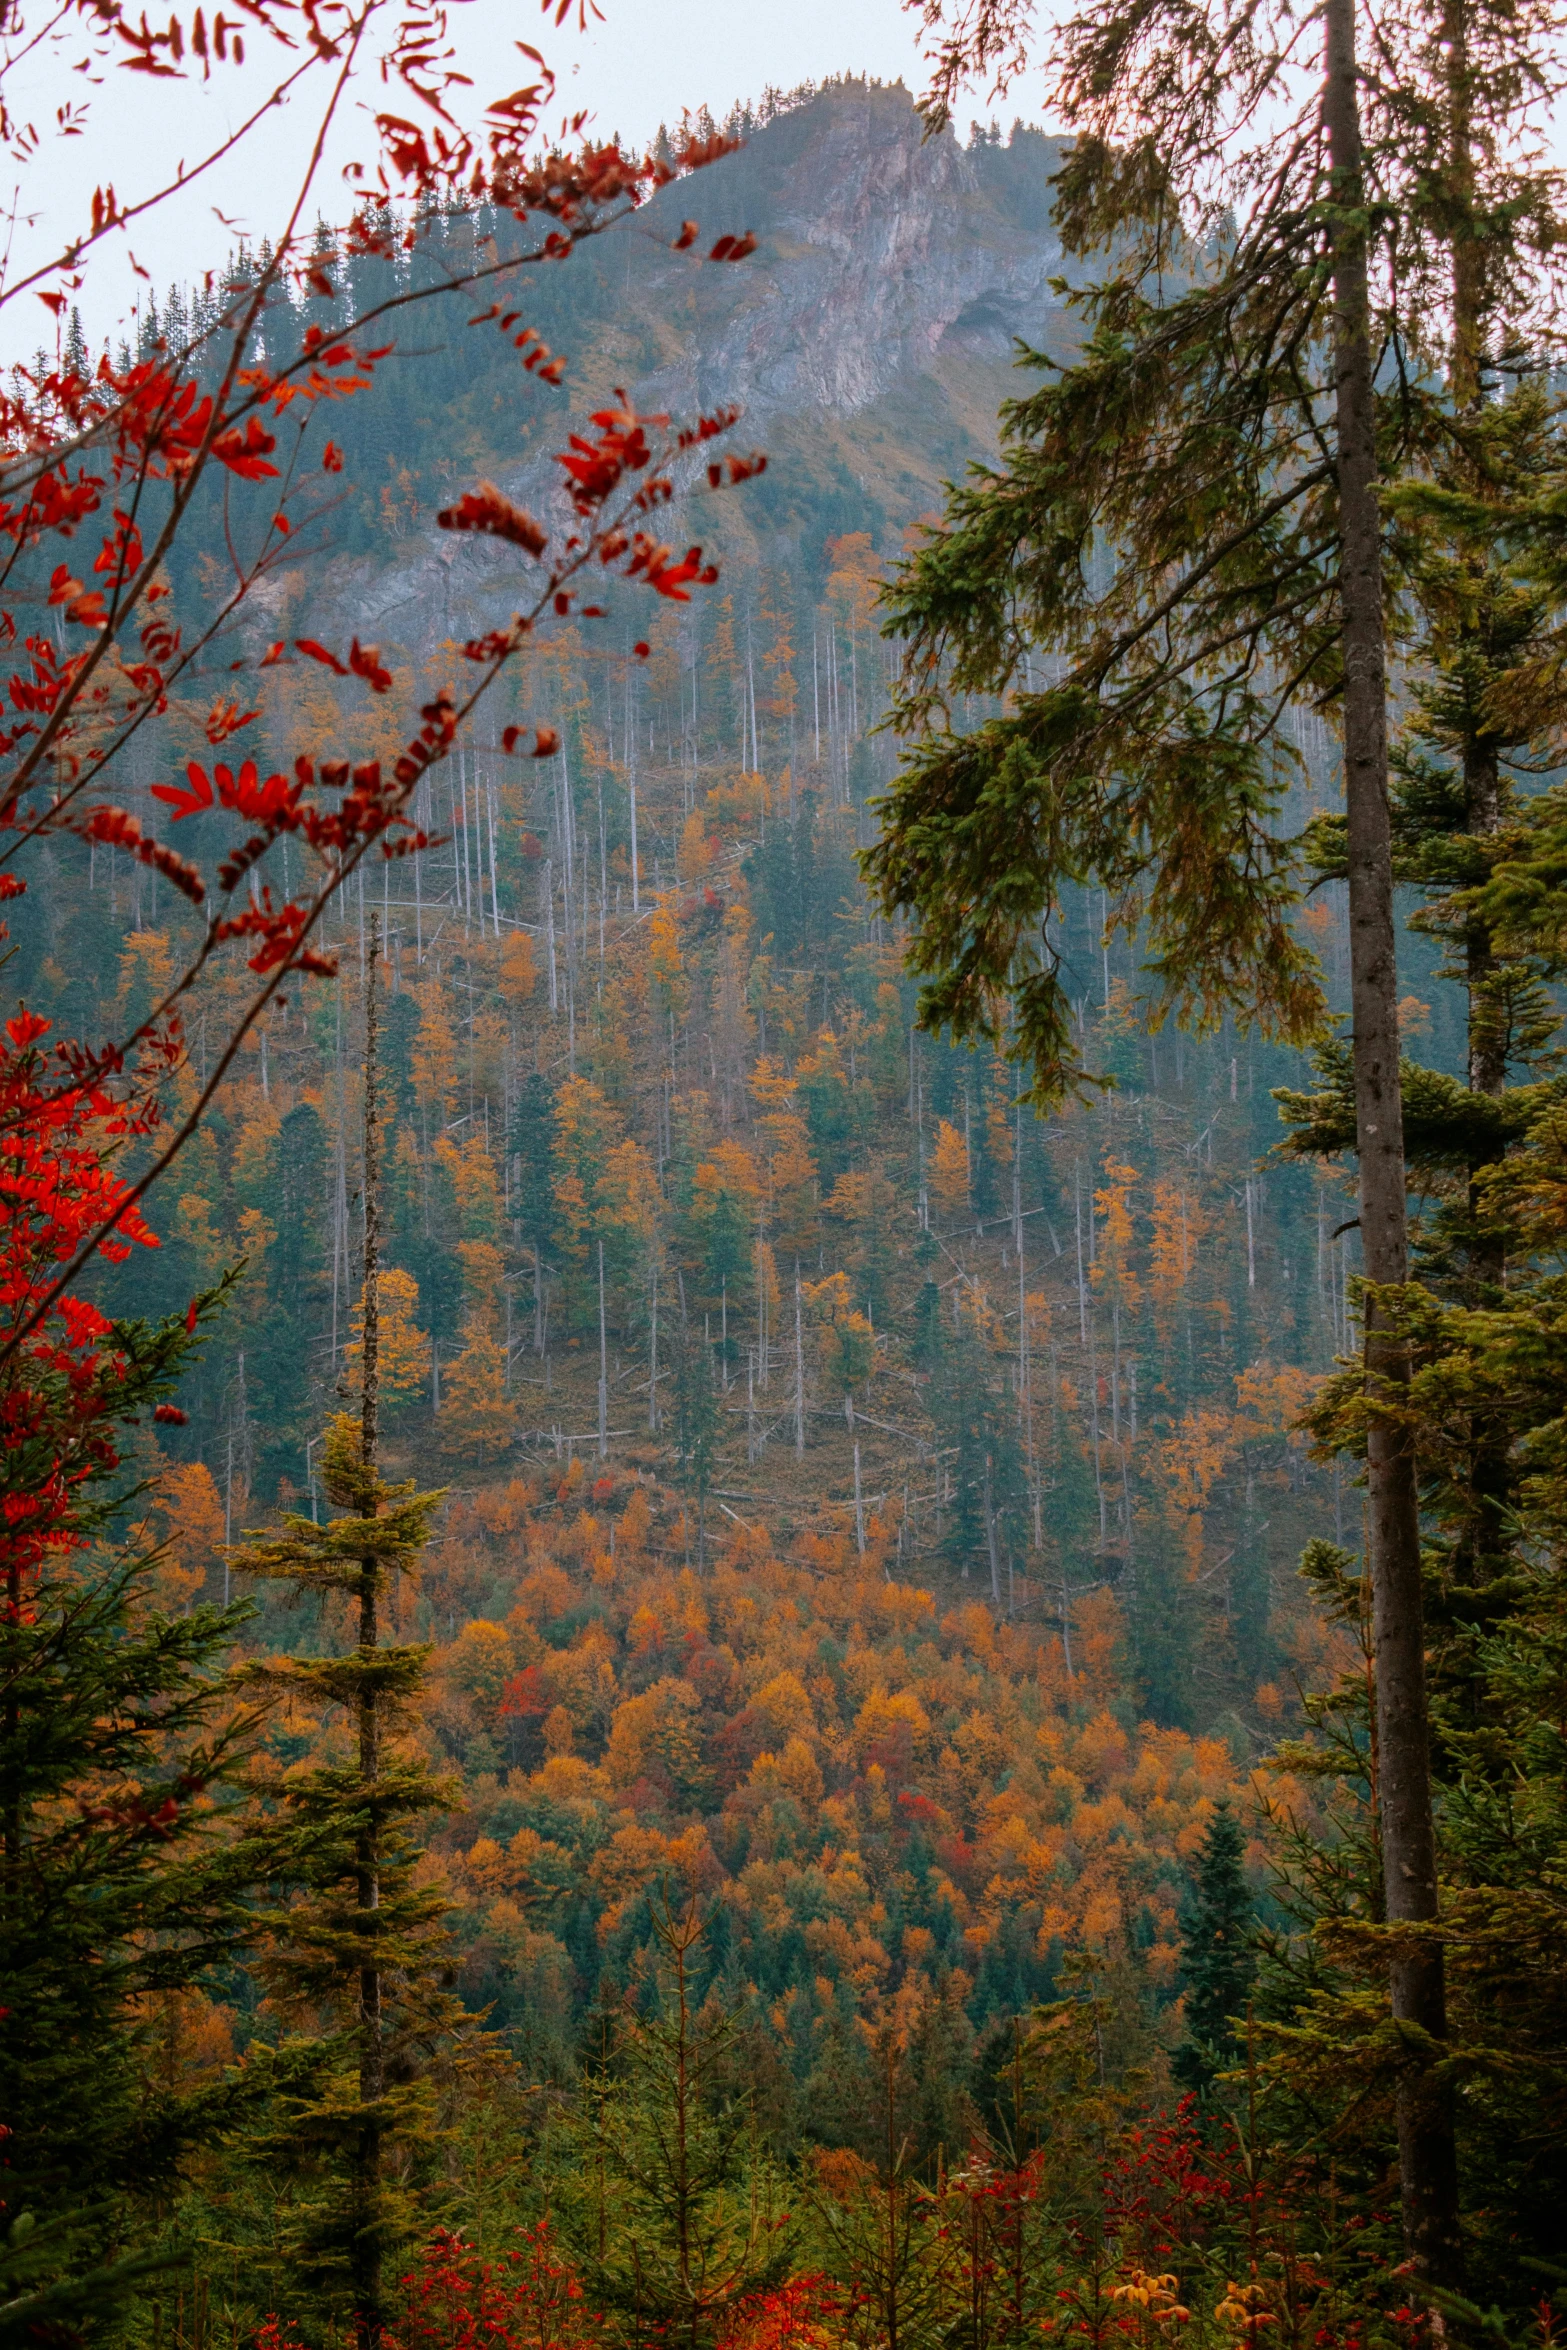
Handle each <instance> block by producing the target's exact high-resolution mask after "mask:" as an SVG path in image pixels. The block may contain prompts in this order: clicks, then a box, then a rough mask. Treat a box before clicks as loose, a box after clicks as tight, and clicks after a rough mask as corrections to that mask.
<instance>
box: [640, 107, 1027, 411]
mask: <svg viewBox="0 0 1567 2350" xmlns="http://www.w3.org/2000/svg"><path fill="white" fill-rule="evenodd" d="M1055 163H1056V148H1055V144H1054V142H1053V141H1049V140H1046V139H1045V138H1043V137H1042V136H1040V135H1039V134H1037V133H1034V134H1029V133H1026V132H1025V133H1023V134H1022V135H1021V136H1017V137H1015V138H1014V141H1013V143H1012V145H1011V146H1010V147H1000V146H995V147H992V146H988V145H981V146H977V147H975V148H973V149H970V150H967V151H965V150H964V149H963V148H961V147H960V146H959V145H958V143H957V141H956V140H955V139H954V138H952V137H951V136H950V135H947V136H945V137H942V138H940V139H933V140H930V141H925V140H924V139H923V138H922V136H921V124H920V120H919V117H918V116H917V114H916V113H915V111H914V107H913V105H912V103H911V101H910V99H909V97H908V94H907V92H906V91H904V90H902V89H896V88H895V89H881V88H869V89H863V90H858V91H856V90H855V89H853V88H852V87H851V88H849V89H845V90H835V91H831V92H829V93H827V94H825V95H824V96H822V97H819V98H817V99H815V100H814V101H813V102H812V103H811V104H810V105H808V106H805V107H802V108H801V109H799V110H798V111H797V112H795V113H792V114H788V115H784V116H781V117H779V118H778V119H777V120H775V121H774V122H772V123H769V124H767V125H766V126H764V128H762V129H761V130H759V131H758V132H757V133H756V134H755V135H754V137H753V139H752V140H751V141H750V143H749V144H748V146H747V147H746V148H745V150H744V151H743V153H741V154H740V155H738V156H736V157H734V158H732V159H730V160H729V161H727V162H725V163H723V164H720V165H717V166H715V167H713V168H712V169H711V170H710V171H709V172H706V173H704V174H703V175H702V176H701V178H700V179H699V180H698V181H696V182H695V183H693V184H692V185H690V186H688V187H686V188H683V189H676V190H672V191H670V192H669V193H668V194H666V195H665V197H663V198H662V199H661V200H660V203H659V205H658V206H657V207H655V209H654V213H653V215H652V217H655V218H660V219H664V218H668V217H670V216H671V215H672V214H674V213H675V212H677V211H678V210H679V208H680V207H681V206H682V205H685V206H692V207H694V206H696V205H697V204H700V206H701V208H702V212H703V216H704V222H706V221H709V220H710V221H712V222H714V223H715V225H716V224H717V223H719V222H720V221H721V222H722V224H723V225H724V226H725V227H727V226H729V225H730V223H731V215H733V219H734V224H735V225H737V226H743V227H746V228H750V229H752V230H753V231H754V232H755V234H756V235H757V237H758V238H759V239H760V243H761V250H760V251H759V252H758V253H757V254H756V255H755V256H754V257H753V258H752V259H751V260H750V261H749V262H747V263H746V264H745V265H744V269H743V271H742V270H737V271H735V272H734V273H733V276H732V277H731V278H730V283H729V285H728V286H726V287H725V288H724V289H723V291H722V292H721V293H719V292H717V291H716V290H715V291H714V292H712V293H707V289H704V293H707V299H706V301H705V302H704V303H703V307H704V308H707V307H709V306H712V307H718V305H719V304H722V307H723V309H724V311H725V312H726V313H727V315H725V316H724V317H723V318H722V321H721V322H720V321H719V320H717V319H715V320H713V321H712V322H711V325H710V326H709V331H708V332H707V333H705V334H703V335H702V336H701V337H700V338H699V340H697V341H695V342H694V344H693V346H692V349H691V351H690V353H689V356H687V357H685V358H683V359H682V360H680V361H677V362H676V364H675V365H674V366H672V367H669V368H666V369H663V370H660V371H659V372H658V373H656V374H655V375H654V376H652V377H651V378H650V379H648V381H647V383H646V384H645V386H642V387H639V389H645V390H646V391H647V392H649V393H651V394H654V395H656V396H657V398H658V400H659V402H660V404H661V405H662V404H665V403H666V402H667V403H668V404H669V405H671V406H688V405H690V404H691V403H692V402H693V401H694V400H699V399H703V400H705V399H707V398H709V397H711V396H713V395H715V394H720V393H721V394H722V395H723V396H725V397H728V398H731V399H736V398H737V399H741V400H743V401H744V402H745V403H746V406H747V408H748V410H749V411H750V413H751V414H752V415H753V416H756V417H763V416H765V415H767V414H768V413H769V412H776V411H779V410H782V411H784V412H787V413H792V414H795V415H800V414H803V413H806V412H809V411H811V410H825V411H827V412H829V413H831V414H833V415H835V416H837V417H839V418H849V417H853V416H856V415H858V414H859V413H860V412H861V411H862V410H864V409H866V408H868V407H870V406H871V405H872V404H873V403H874V402H875V401H877V400H879V399H882V398H884V397H886V396H887V395H888V394H889V393H891V392H893V391H894V389H895V388H896V387H898V386H899V385H900V384H906V383H907V382H908V381H909V379H910V378H912V377H917V376H918V375H920V374H922V373H924V372H926V371H928V370H929V369H930V368H931V367H932V364H933V362H935V361H936V360H937V359H938V356H947V357H950V356H951V355H952V354H953V353H954V352H959V353H965V354H970V355H977V354H983V355H984V356H985V357H987V358H990V359H997V358H999V359H1001V360H1003V361H1005V360H1007V359H1008V358H1010V356H1011V349H1012V344H1013V341H1014V339H1015V338H1016V337H1017V336H1019V335H1024V336H1026V337H1027V338H1029V339H1030V340H1031V341H1033V342H1034V343H1035V344H1036V345H1039V344H1041V343H1043V342H1045V341H1048V340H1049V339H1051V332H1052V328H1053V326H1054V325H1055V323H1056V321H1057V320H1058V318H1059V313H1060V307H1061V305H1060V298H1059V296H1057V295H1054V294H1052V293H1051V291H1050V286H1049V280H1050V278H1051V277H1052V276H1054V275H1057V274H1058V273H1059V272H1060V269H1061V252H1060V247H1059V244H1058V242H1057V240H1056V237H1055V234H1054V232H1053V230H1052V228H1051V226H1050V221H1049V208H1048V191H1047V186H1046V182H1047V178H1048V175H1049V173H1050V172H1051V171H1052V170H1053V169H1054V168H1055ZM707 274H708V276H709V278H711V277H713V276H717V275H719V274H720V273H719V272H716V271H712V272H709V273H707ZM723 274H725V275H728V273H723ZM666 275H667V273H666V272H665V271H664V270H663V269H662V268H661V269H660V270H659V271H658V273H657V279H658V280H664V279H665V278H666ZM715 329H716V331H714V330H715Z"/></svg>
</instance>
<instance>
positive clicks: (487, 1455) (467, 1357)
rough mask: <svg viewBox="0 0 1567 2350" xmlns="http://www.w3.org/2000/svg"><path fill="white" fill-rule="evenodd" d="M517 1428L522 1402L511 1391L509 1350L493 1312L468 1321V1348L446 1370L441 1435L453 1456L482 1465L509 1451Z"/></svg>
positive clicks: (446, 1450)
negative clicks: (508, 1386)
mask: <svg viewBox="0 0 1567 2350" xmlns="http://www.w3.org/2000/svg"><path fill="white" fill-rule="evenodd" d="M516 1434H517V1406H516V1404H515V1402H514V1401H513V1400H512V1398H511V1397H510V1396H509V1395H508V1394H507V1393H506V1350H505V1348H504V1347H503V1346H502V1344H501V1342H500V1340H499V1339H498V1338H497V1337H496V1335H495V1332H494V1330H493V1328H492V1327H491V1324H490V1319H489V1317H486V1316H476V1317H475V1318H474V1319H473V1321H472V1322H470V1324H469V1328H468V1335H467V1339H466V1342H465V1344H464V1346H463V1350H462V1352H461V1354H460V1355H457V1356H456V1357H455V1358H454V1359H453V1361H452V1362H451V1363H450V1364H449V1365H448V1366H447V1367H446V1368H445V1369H444V1370H443V1371H442V1374H441V1409H440V1414H439V1417H438V1418H437V1421H436V1436H437V1441H438V1442H439V1444H440V1447H441V1450H442V1451H443V1452H444V1453H445V1454H446V1455H447V1456H448V1457H449V1458H450V1459H453V1460H462V1461H473V1462H475V1463H477V1464H479V1465H481V1466H483V1465H486V1464H488V1463H491V1462H494V1461H498V1460H500V1459H502V1458H503V1457H504V1455H505V1454H506V1453H507V1452H508V1451H509V1449H510V1447H511V1445H512V1444H513V1443H514V1441H515V1439H516Z"/></svg>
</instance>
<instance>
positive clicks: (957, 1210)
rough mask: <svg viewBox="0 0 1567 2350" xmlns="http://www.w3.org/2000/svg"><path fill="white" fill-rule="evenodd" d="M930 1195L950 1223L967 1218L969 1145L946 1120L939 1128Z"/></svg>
mask: <svg viewBox="0 0 1567 2350" xmlns="http://www.w3.org/2000/svg"><path fill="white" fill-rule="evenodd" d="M930 1193H931V1198H932V1199H933V1200H934V1201H935V1203H936V1206H937V1208H938V1209H939V1210H940V1212H941V1214H942V1215H943V1216H946V1217H948V1218H949V1219H952V1218H956V1217H959V1216H966V1215H967V1214H968V1205H969V1167H968V1144H967V1143H966V1142H965V1141H964V1139H963V1137H962V1135H961V1134H960V1133H959V1132H958V1130H957V1128H956V1127H955V1126H954V1125H952V1124H951V1123H950V1122H949V1121H948V1120H947V1119H945V1118H943V1119H942V1121H941V1123H940V1124H939V1125H938V1127H937V1128H936V1148H935V1152H934V1154H933V1156H932V1158H931V1162H930Z"/></svg>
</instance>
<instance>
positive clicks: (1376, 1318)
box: [1323, 0, 1458, 2281]
mask: <svg viewBox="0 0 1567 2350" xmlns="http://www.w3.org/2000/svg"><path fill="white" fill-rule="evenodd" d="M1355 4H1356V0H1327V5H1326V38H1327V73H1326V83H1325V89H1324V98H1323V113H1324V121H1325V125H1326V128H1327V133H1328V143H1329V152H1330V158H1331V163H1332V170H1333V183H1334V185H1333V204H1334V212H1333V221H1334V230H1333V295H1334V361H1335V369H1334V372H1335V400H1336V429H1337V439H1338V474H1339V515H1340V534H1341V544H1340V565H1341V587H1340V593H1341V597H1342V605H1343V646H1344V783H1345V798H1346V803H1347V810H1348V833H1349V929H1350V988H1351V1004H1352V1013H1353V1023H1354V1068H1355V1123H1356V1141H1357V1149H1358V1152H1359V1159H1360V1228H1361V1243H1362V1248H1363V1250H1364V1256H1365V1269H1366V1277H1367V1280H1368V1282H1369V1283H1370V1284H1371V1285H1372V1294H1371V1295H1370V1296H1369V1297H1368V1299H1367V1305H1366V1317H1365V1373H1366V1382H1367V1387H1368V1390H1369V1392H1370V1393H1371V1395H1372V1396H1373V1397H1378V1396H1380V1397H1381V1398H1382V1399H1384V1400H1385V1401H1386V1402H1387V1403H1388V1404H1389V1405H1391V1406H1394V1407H1396V1406H1397V1405H1398V1404H1399V1402H1401V1400H1402V1398H1403V1395H1404V1392H1405V1390H1406V1388H1407V1385H1408V1379H1409V1365H1408V1358H1407V1355H1406V1353H1405V1350H1404V1349H1403V1347H1402V1346H1401V1345H1400V1344H1399V1343H1398V1341H1397V1339H1396V1337H1395V1335H1394V1333H1393V1331H1392V1330H1391V1329H1390V1327H1389V1322H1388V1316H1387V1311H1386V1307H1385V1305H1383V1304H1381V1303H1379V1301H1378V1299H1377V1296H1376V1294H1375V1292H1376V1290H1377V1288H1379V1287H1380V1288H1396V1287H1397V1286H1398V1285H1399V1284H1401V1283H1402V1282H1403V1281H1404V1280H1405V1279H1406V1278H1407V1273H1408V1231H1407V1221H1406V1198H1405V1175H1404V1121H1403V1102H1402V1097H1401V1094H1400V1090H1399V1065H1398V972H1397V942H1396V932H1395V928H1394V916H1393V864H1392V848H1391V836H1390V825H1389V814H1388V796H1387V672H1386V655H1385V647H1384V637H1383V608H1382V538H1381V518H1380V514H1379V512H1378V506H1377V452H1376V419H1375V410H1374V402H1373V389H1374V377H1375V366H1376V359H1375V354H1374V352H1373V350H1372V347H1371V320H1370V300H1369V291H1368V255H1367V238H1366V224H1365V203H1366V193H1365V177H1364V164H1363V156H1362V149H1361V135H1360V100H1359V89H1358V84H1357V77H1356V65H1355ZM1366 1482H1367V1491H1368V1500H1369V1510H1368V1517H1369V1526H1370V1546H1371V1581H1372V1611H1373V1620H1374V1627H1375V1642H1376V1715H1377V1739H1378V1747H1379V1750H1380V1773H1379V1776H1380V1781H1381V1785H1380V1791H1379V1795H1380V1801H1379V1810H1380V1823H1381V1833H1382V1867H1383V1879H1384V1889H1385V1898H1386V1903H1387V1918H1388V1923H1389V1925H1390V1926H1393V1927H1404V1928H1406V1929H1407V1928H1410V1927H1419V1926H1422V1925H1428V1924H1433V1923H1434V1922H1435V1920H1436V1916H1437V1878H1436V1834H1435V1827H1434V1822H1433V1818H1432V1809H1431V1763H1430V1743H1429V1729H1428V1722H1427V1711H1426V1678H1425V1632H1424V1621H1423V1605H1422V1593H1421V1582H1420V1520H1419V1508H1418V1502H1417V1496H1416V1489H1415V1462H1414V1455H1413V1449H1412V1447H1411V1445H1410V1443H1409V1441H1408V1439H1407V1438H1406V1437H1405V1436H1404V1434H1403V1433H1402V1432H1401V1431H1400V1430H1399V1429H1398V1428H1397V1427H1395V1426H1394V1425H1392V1424H1391V1422H1390V1421H1388V1420H1373V1422H1372V1424H1371V1428H1370V1433H1369V1436H1368V1440H1367V1463H1366ZM1395 1951H1396V1955H1394V1957H1393V1959H1392V1963H1391V1966H1390V1970H1389V1972H1390V1978H1391V1992H1392V2007H1393V2015H1394V2018H1395V2020H1396V2021H1397V2022H1398V2023H1399V2024H1401V2025H1403V2026H1406V2027H1408V2033H1407V2037H1408V2040H1409V2042H1410V2046H1411V2056H1410V2062H1409V2067H1408V2069H1407V2071H1406V2072H1405V2073H1404V2075H1403V2076H1402V2078H1401V2080H1400V2084H1399V2091H1398V2145H1399V2173H1400V2180H1401V2187H1402V2195H1403V2218H1404V2237H1405V2243H1406V2247H1407V2250H1408V2252H1409V2254H1410V2256H1411V2258H1412V2259H1413V2261H1414V2262H1415V2264H1416V2268H1417V2272H1418V2273H1420V2274H1422V2275H1424V2276H1428V2277H1431V2278H1433V2279H1436V2280H1439V2281H1449V2280H1451V2279H1452V2278H1453V2277H1454V2275H1455V2273H1456V2270H1457V2266H1458V2228H1457V2204H1458V2185H1457V2163H1456V2157H1455V2152H1454V2142H1453V2116H1452V2108H1451V2103H1450V2101H1449V2099H1448V2097H1447V2096H1446V2095H1445V2094H1444V2092H1443V2091H1442V2090H1441V2089H1440V2088H1439V2087H1438V2086H1437V2085H1436V2084H1435V2083H1434V2082H1433V2080H1432V2078H1431V2067H1430V2063H1429V2062H1428V2061H1422V2044H1424V2050H1425V2051H1426V2052H1430V2051H1432V2050H1433V2049H1439V2047H1440V2044H1441V2043H1442V2042H1443V2041H1444V2040H1445V2039H1446V2035H1447V2009H1446V1995H1445V1986H1444V1978H1443V1964H1442V1951H1441V1946H1440V1944H1439V1943H1438V1942H1437V1941H1436V1939H1435V1938H1434V1937H1431V1938H1429V1939H1422V1938H1419V1937H1417V1936H1415V1935H1413V1934H1407V1933H1406V1935H1405V1936H1404V1937H1403V1938H1401V1941H1400V1943H1399V1944H1397V1945H1395Z"/></svg>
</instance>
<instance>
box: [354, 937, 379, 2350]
mask: <svg viewBox="0 0 1567 2350" xmlns="http://www.w3.org/2000/svg"><path fill="white" fill-rule="evenodd" d="M380 952H381V937H380V917H379V915H378V914H372V915H371V917H370V952H369V961H368V968H367V970H366V973H365V1136H364V1164H365V1253H364V1344H363V1350H362V1353H361V1358H360V1369H361V1371H362V1373H363V1389H362V1394H361V1402H360V1419H359V1449H360V1458H361V1460H362V1461H363V1464H364V1467H365V1470H366V1472H367V1473H373V1471H374V1469H375V1465H376V1453H377V1450H378V1447H379V1439H380V1397H381V1322H380V1299H379V1294H378V1293H379V1287H380V1250H381V1166H380V1134H379V1131H378V1127H377V1103H376V1074H377V1071H376V1061H377V1050H378V1046H379V1042H380V1036H379V1023H378V1018H377V1014H378V1006H377V1003H376V980H377V975H378V969H379V962H380ZM371 1506H372V1507H373V1506H374V1505H373V1504H372V1505H371ZM379 1586H380V1561H379V1560H378V1559H377V1558H376V1557H375V1555H374V1553H371V1554H370V1555H369V1556H367V1557H365V1558H362V1559H361V1560H360V1562H359V1653H360V1655H361V1657H367V1656H369V1655H370V1654H371V1653H372V1652H373V1651H374V1650H375V1648H376V1647H377V1646H378V1644H379V1626H378V1623H377V1606H376V1602H377V1599H378V1596H379ZM380 1770H381V1714H380V1699H379V1695H378V1693H377V1691H376V1689H375V1686H374V1684H373V1683H372V1682H371V1680H370V1679H369V1678H368V1677H366V1678H365V1679H363V1680H362V1681H361V1682H360V1688H359V1778H360V1783H361V1786H362V1787H364V1788H366V1789H371V1788H373V1787H374V1786H375V1784H376V1782H377V1780H378V1779H379V1777H380ZM354 1873H355V1880H356V1898H357V1904H358V1908H359V1912H360V1916H361V1920H362V1921H363V1922H362V1925H361V1931H362V1932H363V1931H364V1930H365V1927H367V1926H368V1925H369V1922H370V1919H371V1918H372V1917H373V1915H374V1913H375V1911H376V1910H377V1909H378V1908H379V1907H380V1899H381V1856H380V1839H379V1835H378V1833H377V1829H376V1824H375V1811H374V1807H373V1806H372V1807H371V1809H370V1811H369V1812H368V1814H367V1817H366V1824H365V1826H364V1827H363V1828H362V1829H361V1831H360V1833H359V1837H358V1839H357V1843H356V1846H355V1852H354ZM385 2094H386V2048H385V2039H384V2033H383V2025H382V2013H381V1970H380V1967H379V1966H378V1965H377V1964H376V1963H375V1961H374V1958H373V1957H368V1956H367V1960H366V1963H365V1964H363V1965H361V1967H360V1970H359V2104H360V2108H361V2112H362V2115H363V2119H362V2121H361V2124H360V2130H359V2145H358V2149H357V2159H356V2163H355V2171H356V2177H355V2181H354V2186H355V2201H356V2203H357V2204H358V2206H359V2225H358V2229H357V2231H356V2234H355V2240H354V2251H353V2283H354V2312H355V2317H354V2323H355V2332H356V2336H357V2341H358V2345H359V2350H375V2346H376V2345H377V2344H378V2343H379V2341H380V2339H381V2332H382V2326H383V2322H384V2318H383V2311H382V2305H381V2234H380V2221H381V2213H380V2201H381V2114H380V2107H381V2101H382V2099H383V2098H384V2096H385Z"/></svg>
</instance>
